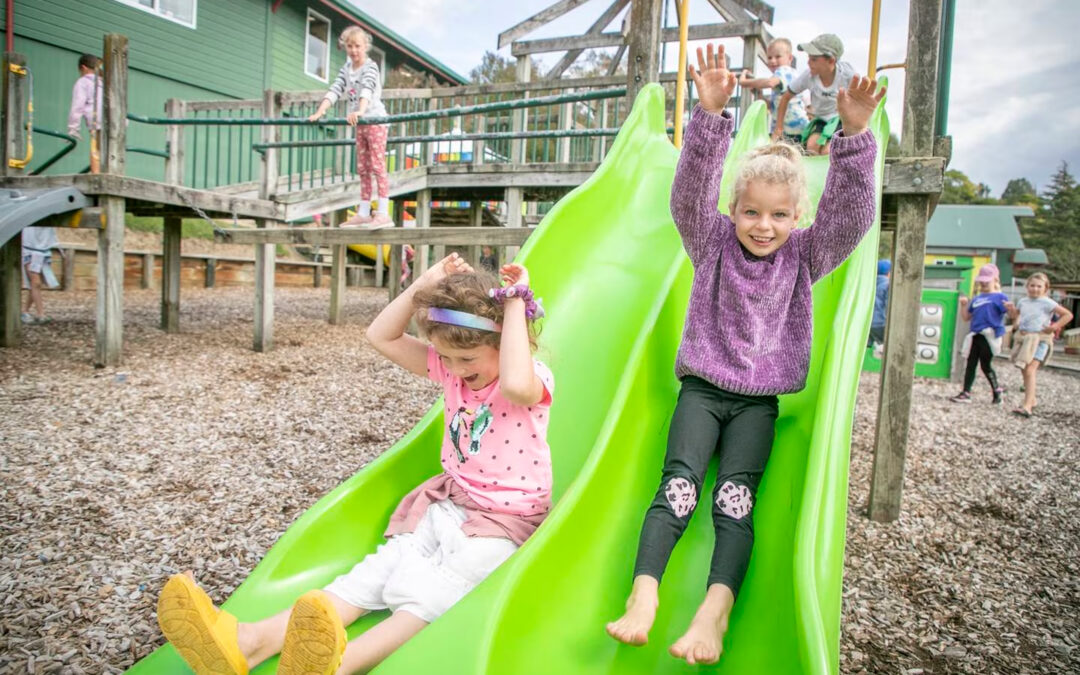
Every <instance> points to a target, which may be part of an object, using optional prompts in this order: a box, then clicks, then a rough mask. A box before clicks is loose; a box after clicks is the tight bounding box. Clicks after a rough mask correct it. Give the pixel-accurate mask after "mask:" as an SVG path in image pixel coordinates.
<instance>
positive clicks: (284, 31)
mask: <svg viewBox="0 0 1080 675" xmlns="http://www.w3.org/2000/svg"><path fill="white" fill-rule="evenodd" d="M12 24H13V27H14V50H15V51H16V52H20V53H22V54H23V55H25V56H26V59H27V64H28V65H29V67H30V70H31V73H32V75H33V91H34V94H33V100H34V124H35V126H37V127H40V128H44V129H49V130H52V131H55V132H61V133H63V132H65V131H66V129H67V116H68V109H69V106H70V102H71V89H72V86H73V85H74V83H75V80H76V79H77V78H78V69H77V63H78V60H79V56H80V55H81V54H83V53H91V54H95V55H99V56H100V54H101V48H102V37H103V36H104V35H105V34H106V33H121V34H123V35H126V36H127V37H128V39H129V49H130V52H129V78H130V79H129V82H128V107H129V112H131V113H134V114H138V115H146V116H158V117H160V116H161V115H162V114H163V112H164V104H165V101H166V100H167V99H169V98H180V99H184V100H188V101H197V100H224V99H258V98H260V97H261V96H262V91H263V90H265V89H275V90H303V91H311V90H316V89H322V88H324V87H326V86H328V82H329V81H330V80H332V79H333V77H334V76H335V75H336V73H337V70H338V69H339V68H340V67H341V65H342V63H344V61H345V58H346V57H345V52H344V51H343V50H340V49H338V47H337V37H338V35H340V33H341V31H342V30H343V29H344V28H345V27H347V26H349V25H351V24H356V25H359V26H361V27H362V28H364V29H365V30H366V31H368V32H369V33H371V35H372V38H373V40H372V51H371V57H372V58H374V59H375V60H377V61H379V62H380V64H381V66H382V71H383V77H384V79H385V80H386V81H387V82H388V83H390V84H393V85H395V86H439V85H454V84H465V83H466V82H467V80H466V78H464V77H462V76H461V75H459V74H458V73H456V72H454V71H453V70H452V69H451V68H449V67H447V66H446V65H445V64H443V63H442V62H440V61H439V60H438V59H436V58H435V57H433V56H432V55H430V54H428V53H427V52H425V51H423V50H422V49H420V48H419V47H417V46H416V45H414V44H413V43H411V42H409V41H408V40H406V39H405V38H403V37H402V36H401V35H398V34H397V33H395V32H394V31H393V30H391V29H390V28H388V27H387V26H385V25H383V24H382V23H380V22H378V21H377V20H375V19H374V18H373V17H371V16H369V15H368V14H366V13H365V12H363V11H361V10H359V9H357V8H356V7H355V6H353V5H352V4H350V3H349V2H348V0H227V1H226V0H18V3H17V4H16V5H15V18H14V21H13V22H12ZM0 26H3V30H5V31H6V30H7V25H6V19H5V17H4V15H3V13H2V12H0ZM84 132H85V130H84ZM84 137H85V133H84ZM128 143H129V146H138V147H144V148H150V149H155V148H156V149H161V150H163V149H164V145H165V138H164V129H163V128H161V127H150V126H146V125H141V124H132V125H131V126H130V128H129V138H128ZM34 145H35V156H34V161H33V162H32V163H31V165H30V170H31V171H33V170H34V169H35V168H37V167H40V166H41V165H42V164H43V163H44V162H45V161H46V160H47V159H48V158H49V157H51V156H53V155H55V154H56V152H57V151H58V150H60V149H61V148H63V147H64V146H65V145H66V141H63V140H60V139H56V138H51V137H48V136H45V135H41V134H36V135H35V143H34ZM85 145H86V144H81V146H80V147H78V148H77V149H76V150H75V152H73V153H71V154H70V155H68V156H66V157H64V158H63V159H61V160H60V161H59V162H57V163H56V164H54V165H53V166H51V167H49V169H48V171H47V173H77V172H79V171H81V170H83V169H85V168H86V167H87V164H88V152H87V150H86V148H85ZM163 169H164V167H163V161H162V159H161V158H160V157H154V156H147V155H140V154H133V155H130V156H129V159H128V165H127V173H128V174H129V175H132V176H138V177H142V178H150V179H155V180H161V179H163V177H164V173H163Z"/></svg>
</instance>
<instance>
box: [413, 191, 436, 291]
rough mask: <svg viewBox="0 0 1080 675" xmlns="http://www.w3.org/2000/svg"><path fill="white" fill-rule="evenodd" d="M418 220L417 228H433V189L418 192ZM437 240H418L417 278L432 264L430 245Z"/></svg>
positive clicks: (416, 246)
mask: <svg viewBox="0 0 1080 675" xmlns="http://www.w3.org/2000/svg"><path fill="white" fill-rule="evenodd" d="M414 218H415V221H416V229H417V230H421V231H425V233H426V231H430V229H431V190H421V191H420V192H418V193H416V213H415V215H414ZM433 243H437V242H433V241H425V240H423V239H420V240H418V241H417V243H416V245H415V248H416V257H415V258H414V259H413V271H414V273H415V274H416V277H415V278H420V275H421V274H423V273H424V272H426V271H427V269H428V267H430V266H431V257H430V255H429V252H428V245H429V244H433Z"/></svg>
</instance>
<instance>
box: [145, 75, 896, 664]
mask: <svg viewBox="0 0 1080 675" xmlns="http://www.w3.org/2000/svg"><path fill="white" fill-rule="evenodd" d="M767 118H768V116H767V113H766V112H765V110H764V108H763V107H762V106H761V104H756V105H755V106H754V107H753V108H752V109H751V113H750V114H749V115H748V117H747V120H746V122H745V123H744V125H743V131H742V132H740V134H739V136H738V137H737V138H736V139H735V141H734V143H733V145H732V150H731V153H730V154H729V158H728V164H729V166H730V165H731V164H732V163H733V162H734V161H736V160H737V158H738V157H739V156H740V155H741V154H743V153H744V152H745V151H746V150H747V149H749V148H751V147H753V146H755V145H759V144H761V143H764V142H766V141H767V139H768V129H767V125H768V121H767ZM873 124H874V127H873V128H874V131H875V134H877V136H878V140H879V147H884V146H883V145H881V143H882V142H883V139H887V138H888V126H887V121H886V120H885V119H884V116H883V114H882V113H881V112H880V109H879V113H878V116H877V117H876V118H875V121H874V123H873ZM665 127H666V124H665V119H664V93H663V90H662V89H661V88H660V87H659V86H657V85H650V86H649V87H646V88H645V89H644V90H643V91H642V93H641V95H640V96H639V97H638V100H637V102H636V104H635V106H634V109H633V111H632V113H631V115H630V116H629V118H628V119H627V121H626V123H625V124H624V126H623V128H622V130H621V132H620V134H619V136H618V138H617V140H616V142H615V144H614V145H613V147H612V149H611V151H610V152H609V153H608V156H607V158H606V159H605V161H604V163H603V165H602V166H601V167H600V168H599V169H598V170H597V172H596V173H595V174H594V175H593V176H592V177H591V178H590V179H589V180H588V181H587V182H586V183H585V184H583V185H582V186H580V187H579V188H578V189H576V190H575V191H574V192H572V193H571V194H569V195H568V196H567V197H565V198H564V199H563V200H562V201H560V202H559V204H557V205H556V207H555V208H554V209H552V211H551V213H550V214H549V215H548V216H547V218H545V220H544V222H543V223H542V224H541V226H540V229H539V231H538V232H536V233H535V234H534V235H533V236H532V237H531V238H530V239H529V241H528V242H527V243H526V245H525V246H524V247H523V248H522V250H521V254H520V256H519V259H520V260H522V261H523V262H524V263H525V264H527V265H528V266H529V269H530V273H531V275H532V278H533V286H534V288H535V289H537V291H538V294H539V295H541V296H542V297H543V300H544V305H545V307H546V308H547V311H548V318H547V319H545V322H544V325H543V332H542V334H541V351H540V354H539V357H540V358H542V359H543V360H545V361H546V362H547V363H548V364H549V365H550V366H551V367H552V369H553V371H554V373H555V377H556V385H555V404H554V407H553V409H552V421H551V427H550V430H549V441H550V444H551V447H552V454H553V462H554V468H555V499H556V507H555V509H554V510H553V511H552V513H551V515H550V516H549V518H548V520H547V522H545V524H544V525H543V526H542V527H541V528H540V530H539V531H538V532H537V533H536V535H534V536H533V537H532V538H531V539H530V540H529V541H528V542H527V543H526V544H525V546H523V547H522V549H521V550H520V551H519V552H518V553H517V554H515V555H514V556H513V557H512V558H511V559H510V560H509V561H507V563H505V564H504V565H503V566H502V567H500V568H499V569H498V570H497V571H496V572H495V573H494V574H493V575H492V576H491V577H489V578H488V579H487V580H485V582H484V583H483V584H481V585H480V586H479V587H478V588H477V589H476V590H475V591H474V592H473V593H471V594H470V595H468V596H467V597H466V598H464V599H463V600H462V601H461V602H459V603H458V604H457V605H456V606H455V607H453V608H452V609H451V610H450V611H449V612H448V613H447V614H446V615H444V616H443V617H441V618H440V619H439V620H438V621H436V622H435V623H433V624H432V625H430V626H429V627H427V628H426V629H424V630H423V631H422V632H421V633H420V634H419V635H418V636H417V637H416V638H414V639H413V640H412V641H410V643H409V644H407V645H406V646H405V647H403V648H402V649H400V650H399V651H398V652H397V653H395V654H394V655H393V656H391V657H390V658H389V659H388V660H387V661H385V662H384V663H383V664H382V665H381V666H380V667H379V668H378V669H377V671H376V672H378V673H435V672H438V673H493V674H494V673H586V672H588V673H674V672H688V673H689V672H701V671H702V670H705V671H709V672H721V671H722V672H743V673H745V672H768V673H797V672H809V673H827V672H835V671H836V669H837V659H838V648H839V633H838V631H839V613H840V590H841V574H842V568H843V542H844V528H845V516H846V498H847V458H848V448H849V441H850V432H851V419H852V414H853V408H854V400H855V392H856V386H857V378H858V370H859V365H860V363H861V356H862V350H863V346H864V345H865V340H866V334H867V330H868V327H869V321H870V313H871V311H872V305H873V283H874V270H875V265H876V259H877V255H876V254H877V228H876V227H875V229H874V230H873V231H872V232H871V234H870V235H868V236H867V238H866V240H865V241H864V242H863V243H862V244H861V245H860V247H859V249H858V251H857V252H856V253H855V254H854V255H853V256H852V258H851V259H850V260H849V261H848V262H847V263H845V264H844V265H843V266H842V267H841V268H840V269H838V270H837V271H836V272H834V273H833V274H832V275H830V276H829V277H827V278H825V279H823V280H822V281H821V282H819V283H818V284H817V285H816V286H815V289H814V300H815V326H814V330H815V340H814V348H813V353H812V365H811V375H810V379H809V381H808V384H807V388H806V389H805V390H804V391H803V392H800V393H799V394H796V395H793V396H787V397H783V398H782V399H781V416H780V419H779V421H778V425H777V441H776V444H775V447H774V451H773V456H772V459H771V460H770V463H769V467H768V469H767V471H766V474H765V477H764V480H763V482H762V486H761V490H760V492H759V497H758V505H757V509H756V510H755V523H756V530H757V543H756V545H755V550H754V556H753V559H752V561H751V568H750V572H749V575H748V577H747V580H746V583H745V585H744V587H743V592H742V594H741V595H740V599H739V602H738V604H737V606H736V610H735V614H734V616H733V621H732V627H731V630H730V632H729V633H728V638H727V642H726V652H725V654H724V656H723V658H722V660H721V662H720V664H719V665H718V666H716V667H715V668H704V669H702V668H691V667H689V666H686V665H685V664H683V665H681V666H680V663H681V662H679V661H676V660H675V659H673V658H671V657H670V656H668V655H667V653H666V649H667V646H668V645H669V644H670V643H671V642H672V641H674V640H675V639H676V638H677V637H678V635H679V634H680V633H681V632H682V630H683V629H684V628H685V626H686V624H687V623H688V622H689V620H690V617H691V616H692V614H693V611H694V609H695V607H696V604H697V602H699V601H700V599H701V597H702V595H703V592H704V585H705V578H706V575H707V566H708V562H709V558H710V555H711V550H712V539H713V536H712V527H711V522H710V514H709V509H708V508H703V509H700V513H698V514H696V515H695V516H694V518H693V519H692V522H691V524H690V527H689V529H688V530H687V533H686V535H685V536H684V537H683V539H682V541H681V542H680V544H679V546H678V547H677V548H676V550H675V553H674V555H673V557H672V560H671V564H670V566H669V568H668V572H667V575H666V576H665V578H664V583H663V585H662V589H661V608H660V612H659V614H658V617H657V621H656V624H655V627H654V629H653V632H652V634H651V637H650V642H649V644H648V645H647V646H645V647H641V648H633V647H626V646H622V645H619V644H617V643H616V642H614V641H613V640H611V639H610V638H609V637H607V635H606V633H605V632H604V624H605V622H607V621H609V620H611V619H614V618H616V617H617V616H618V615H619V614H620V613H621V609H622V604H623V602H624V600H625V595H626V593H627V591H628V590H629V587H630V581H631V579H630V575H631V573H632V568H633V559H634V552H635V550H636V546H637V535H638V530H639V528H640V525H641V521H642V517H643V516H644V512H645V508H646V507H647V505H648V503H649V502H650V500H651V498H652V494H653V492H654V490H655V489H656V486H657V484H658V482H659V476H660V467H661V464H662V460H663V454H664V447H665V440H666V435H667V423H668V421H669V419H670V415H671V411H672V410H673V408H674V405H675V398H676V394H677V391H678V383H677V381H676V380H675V377H674V373H673V365H674V359H675V351H676V349H677V347H678V343H679V338H680V335H681V328H682V322H683V318H684V315H685V310H686V301H687V297H688V295H689V289H690V282H691V279H692V271H691V269H690V265H689V261H688V260H687V259H686V256H685V254H684V253H683V250H682V245H681V242H680V241H679V237H678V234H677V232H676V230H675V228H674V225H673V224H672V222H671V216H670V213H669V210H668V198H669V193H670V187H671V181H672V178H673V176H674V170H675V164H676V161H677V158H678V153H677V151H676V150H675V149H674V148H673V147H672V145H671V144H670V142H669V141H668V138H667V135H666V133H665V131H664V129H665ZM807 166H808V170H809V174H810V183H811V191H812V195H811V196H812V200H813V203H814V204H816V201H817V197H818V196H819V195H820V192H821V189H822V186H823V183H824V175H825V173H826V169H827V159H823V158H822V159H810V160H807ZM882 166H883V159H881V158H879V164H878V176H879V177H880V175H881V169H882ZM728 178H730V172H729V174H728V177H727V178H725V183H727V182H728ZM879 185H880V180H879ZM723 208H724V209H726V204H724V205H723ZM442 433H443V426H442V407H441V402H440V403H436V405H435V406H433V408H432V409H431V410H430V411H429V412H428V414H427V415H426V416H425V417H424V418H423V419H422V420H421V421H420V422H419V423H418V424H417V425H416V427H415V428H414V429H413V430H412V431H411V432H410V433H409V434H407V435H406V436H405V437H404V438H403V439H402V440H401V441H399V442H398V443H397V444H396V445H395V446H394V447H393V448H391V449H390V450H389V451H387V452H386V453H384V454H383V455H382V456H381V457H379V458H378V459H377V460H376V461H374V462H372V463H371V464H370V465H369V466H368V467H365V468H364V469H363V470H362V471H360V472H359V473H358V474H356V475H355V476H353V477H352V478H350V479H349V480H347V481H346V482H345V483H343V484H342V485H341V486H339V487H338V488H336V489H335V490H334V491H332V492H331V493H330V494H328V495H327V496H326V497H324V498H323V499H321V500H320V501H319V502H318V503H317V504H315V505H314V506H313V507H312V508H311V509H310V510H309V511H308V512H306V513H305V514H304V515H303V516H301V517H300V519H298V520H297V522H296V523H294V524H293V526H292V527H290V528H289V530H288V531H287V532H286V533H285V534H284V535H283V536H282V538H281V540H280V541H279V542H278V543H277V544H276V545H275V546H274V547H273V548H272V549H271V550H270V551H269V553H268V554H267V556H266V558H265V559H264V560H263V561H262V562H261V563H260V564H259V565H258V566H257V567H256V568H255V570H254V571H253V572H252V574H251V576H250V577H249V578H248V579H247V580H246V581H245V582H244V583H243V584H242V585H241V586H240V587H239V588H238V589H237V590H236V592H235V593H234V594H233V596H232V597H231V598H230V599H229V600H228V602H227V603H226V605H225V606H226V608H227V609H229V610H230V611H232V612H233V613H235V614H236V615H237V616H239V617H240V619H241V620H252V619H257V618H261V617H263V616H266V615H268V614H270V613H273V612H276V611H279V610H281V609H283V608H286V607H288V606H289V605H290V604H291V602H292V601H293V600H294V599H295V598H296V597H298V596H299V595H300V594H301V593H303V592H304V591H306V590H308V589H310V588H315V587H320V586H322V585H324V584H326V583H328V582H329V581H330V580H332V579H333V578H334V577H335V576H336V575H338V574H340V573H343V572H345V571H347V570H348V569H349V568H350V567H351V566H352V564H353V563H355V562H356V561H358V560H360V559H361V558H362V557H363V556H364V555H365V554H367V553H369V552H371V551H373V550H374V549H375V547H376V546H377V545H378V543H379V542H380V540H381V534H382V530H383V528H384V527H385V524H386V522H387V520H388V518H389V515H390V513H391V512H392V511H393V509H394V507H395V505H396V504H397V502H398V500H399V499H400V498H401V496H403V495H404V494H405V493H407V492H408V491H409V490H410V489H411V488H412V487H414V486H415V485H417V484H419V483H420V482H421V481H423V480H424V479H426V478H428V477H430V476H432V475H434V474H435V473H437V472H438V470H439V466H438V456H439V454H438V447H439V441H440V439H441V435H442ZM710 473H711V472H710ZM705 489H706V490H710V491H711V485H706V487H705ZM196 573H197V571H196ZM382 617H383V614H376V615H375V616H373V617H365V618H363V619H361V620H360V621H358V622H357V623H356V624H354V625H353V626H352V627H350V630H349V634H350V636H354V635H356V634H358V633H359V632H362V631H363V630H366V629H367V628H368V627H370V626H371V625H372V623H373V622H374V621H377V620H379V619H381V618H382ZM273 667H274V663H273V662H269V663H267V664H264V666H262V667H260V668H258V669H256V671H255V672H256V673H268V672H273ZM130 672H133V673H155V674H156V673H172V672H178V673H179V672H187V671H186V668H185V667H184V666H183V664H182V662H181V661H180V660H179V658H178V657H177V656H176V654H175V652H174V651H173V650H172V648H171V647H168V646H166V647H163V648H162V649H159V650H157V651H156V652H154V653H153V654H151V655H150V656H149V657H147V658H146V659H144V660H143V661H141V662H140V663H138V664H136V665H135V667H134V668H133V669H132V670H131V671H130Z"/></svg>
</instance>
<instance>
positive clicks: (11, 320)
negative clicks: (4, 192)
mask: <svg viewBox="0 0 1080 675" xmlns="http://www.w3.org/2000/svg"><path fill="white" fill-rule="evenodd" d="M4 163H5V164H6V163H7V162H6V161H5V162H4ZM21 268H22V233H21V232H19V233H16V234H15V236H14V237H12V238H11V239H9V240H8V242H7V243H6V244H4V246H3V248H0V283H2V284H3V289H2V290H0V300H2V301H3V305H4V316H3V320H2V322H0V329H3V333H2V334H0V346H3V347H18V346H19V345H20V344H21V343H22V318H21V317H22V269H21Z"/></svg>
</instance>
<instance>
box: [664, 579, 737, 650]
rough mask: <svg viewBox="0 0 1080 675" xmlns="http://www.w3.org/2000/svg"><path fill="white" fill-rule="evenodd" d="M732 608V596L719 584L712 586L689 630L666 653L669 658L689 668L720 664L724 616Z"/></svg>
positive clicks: (725, 627) (727, 614)
mask: <svg viewBox="0 0 1080 675" xmlns="http://www.w3.org/2000/svg"><path fill="white" fill-rule="evenodd" d="M734 604H735V595H734V594H733V593H732V592H731V589H730V588H728V587H727V586H725V585H723V584H713V585H712V586H710V587H709V590H708V592H707V593H706V594H705V601H704V602H702V603H701V606H700V607H698V610H697V613H695V614H694V618H693V620H692V621H691V622H690V627H689V628H687V629H686V632H685V633H683V636H682V637H681V638H679V639H678V640H676V641H675V644H673V645H671V648H670V649H668V653H669V654H671V655H672V656H674V657H676V658H679V659H684V660H685V661H686V662H687V663H689V664H690V665H692V666H694V665H698V664H713V663H716V662H717V661H719V660H720V654H721V652H722V651H723V645H724V633H726V632H727V629H728V616H729V615H730V614H731V608H732V606H733V605H734Z"/></svg>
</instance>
